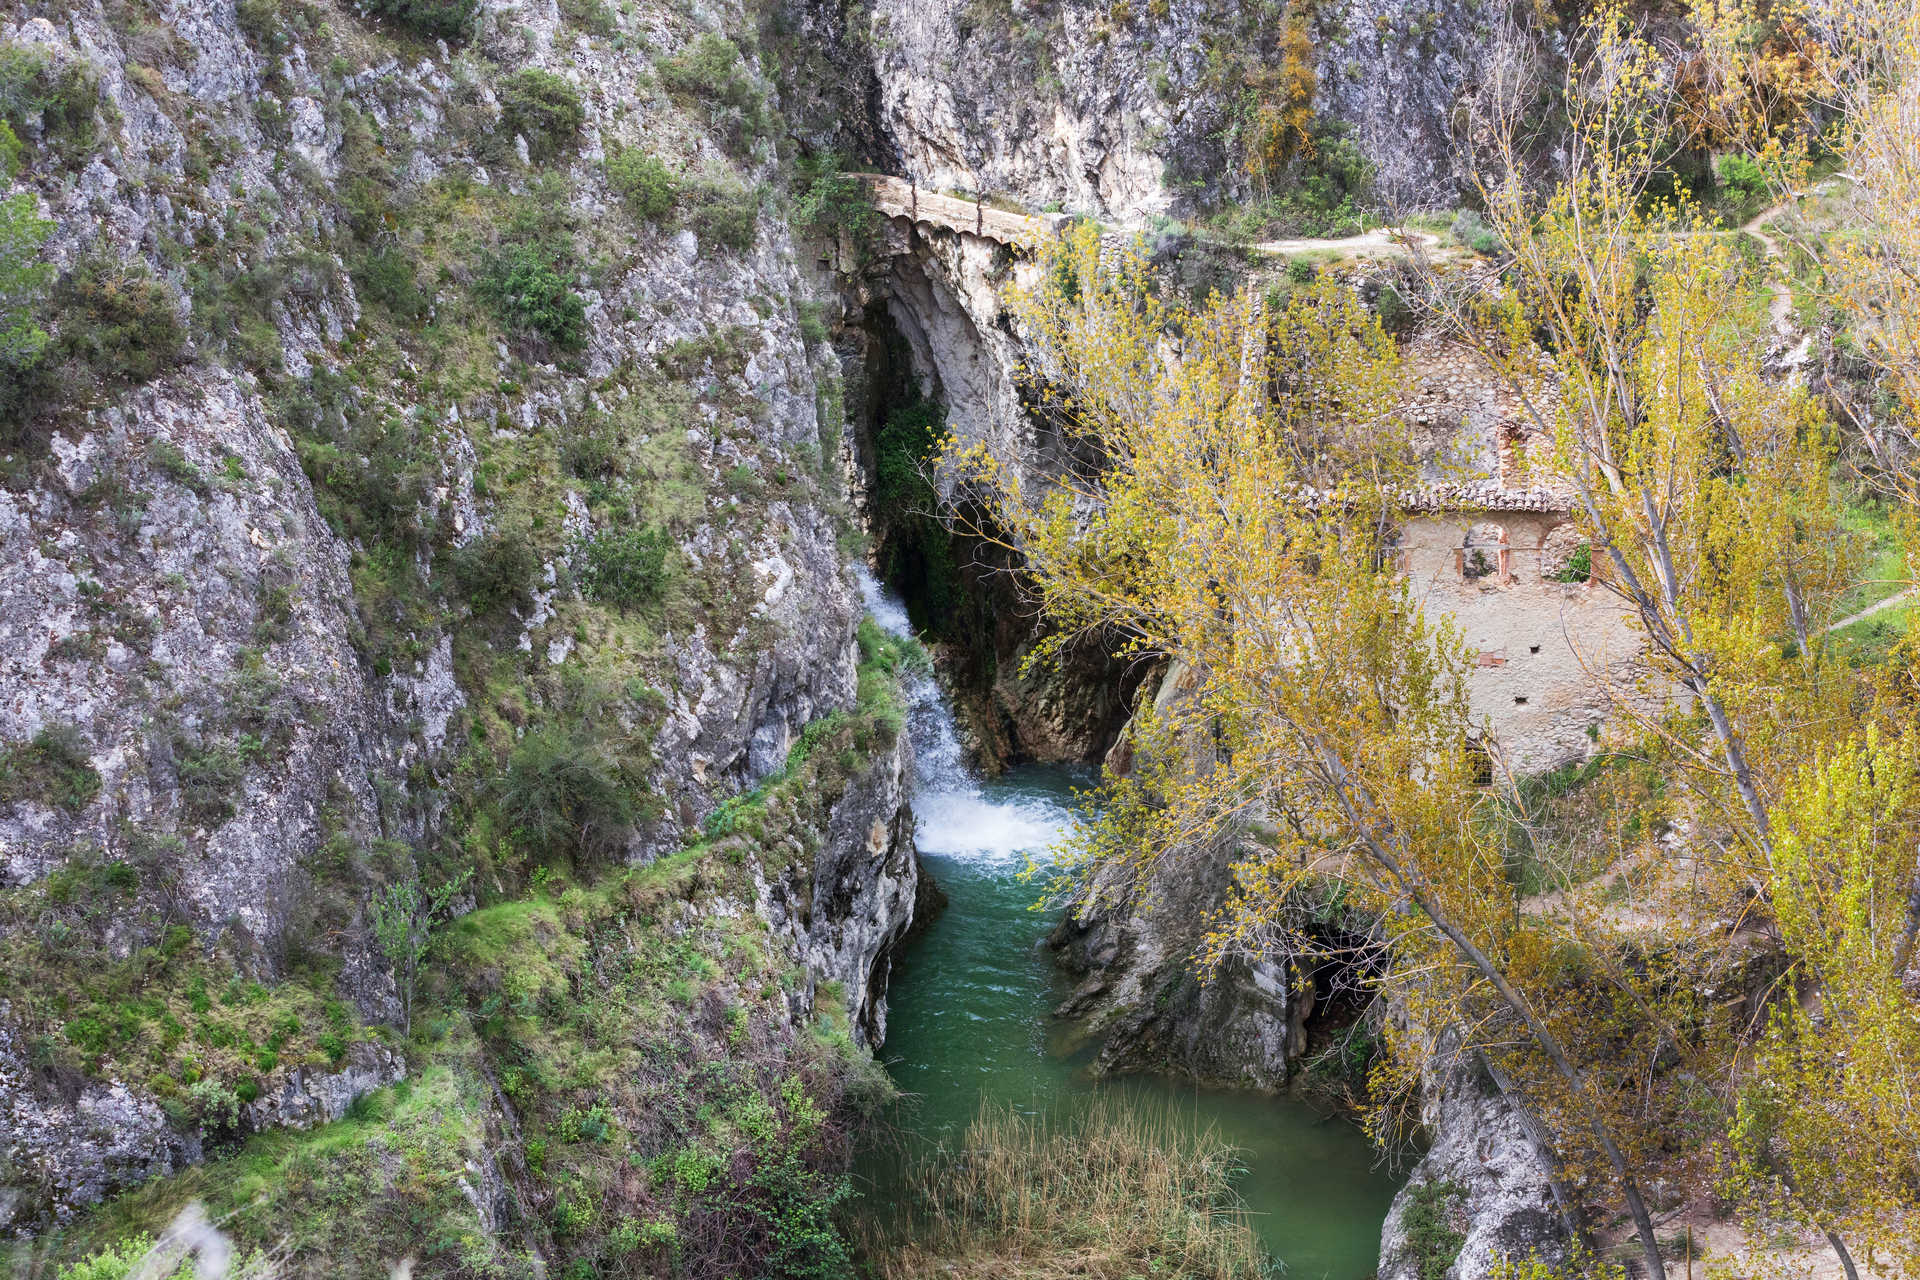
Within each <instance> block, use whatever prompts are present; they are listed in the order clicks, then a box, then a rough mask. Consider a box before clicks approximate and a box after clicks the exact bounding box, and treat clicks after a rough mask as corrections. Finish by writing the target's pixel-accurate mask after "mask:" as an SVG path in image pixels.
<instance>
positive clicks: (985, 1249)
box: [863, 1096, 1272, 1280]
mask: <svg viewBox="0 0 1920 1280" xmlns="http://www.w3.org/2000/svg"><path fill="white" fill-rule="evenodd" d="M906 1163H907V1167H906V1170H905V1172H904V1173H903V1175H902V1176H901V1177H900V1178H899V1179H898V1181H897V1183H896V1184H895V1185H894V1187H893V1189H891V1190H890V1192H889V1197H888V1198H889V1200H890V1203H889V1204H888V1205H886V1206H884V1207H882V1208H881V1209H880V1210H879V1211H878V1213H877V1214H876V1215H875V1216H874V1217H873V1218H872V1219H870V1220H869V1223H868V1226H867V1236H866V1238H865V1239H864V1241H863V1244H864V1246H865V1252H866V1254H867V1256H868V1257H869V1259H870V1260H871V1265H872V1274H873V1276H874V1277H875V1280H918V1278H919V1277H923V1276H936V1275H937V1276H951V1277H955V1278H956V1280H958V1278H961V1277H979V1278H980V1280H987V1278H988V1277H992V1278H993V1280H1054V1278H1055V1277H1067V1276H1083V1277H1088V1278H1089V1280H1129V1278H1130V1277H1135V1276H1146V1275H1154V1276H1177V1277H1182V1278H1183V1280H1261V1278H1262V1277H1265V1276H1267V1275H1269V1274H1271V1269H1272V1264H1271V1262H1270V1261H1269V1260H1268V1259H1267V1258H1266V1256H1265V1255H1264V1253H1263V1251H1262V1250H1261V1248H1260V1245H1259V1243H1258V1241H1257V1240H1256V1239H1255V1237H1254V1233H1253V1228H1252V1225H1251V1221H1250V1219H1249V1218H1248V1215H1247V1211H1246V1209H1245V1207H1244V1206H1243V1205H1242V1204H1241V1203H1240V1201H1239V1199H1238V1196H1237V1195H1236V1193H1235V1190H1234V1182H1235V1176H1236V1174H1237V1172H1238V1168H1239V1165H1238V1160H1237V1157H1236V1155H1235V1152H1234V1150H1233V1148H1232V1147H1231V1146H1230V1145H1228V1144H1227V1142H1226V1141H1225V1140H1224V1139H1223V1138H1222V1137H1221V1135H1219V1134H1218V1133H1215V1132H1213V1131H1212V1130H1210V1129H1205V1128H1198V1127H1195V1126H1194V1125H1193V1124H1192V1123H1190V1122H1187V1121H1184V1120H1182V1119H1181V1118H1180V1117H1178V1116H1176V1115H1174V1114H1172V1113H1171V1112H1170V1111H1168V1110H1164V1109H1162V1110H1155V1109H1152V1108H1148V1107H1142V1106H1140V1105H1139V1104H1134V1103H1130V1102H1128V1101H1127V1100H1125V1099H1123V1098H1115V1097H1111V1096H1109V1097H1097V1098H1095V1099H1093V1100H1092V1101H1090V1102H1089V1103H1087V1104H1086V1105H1085V1106H1084V1107H1081V1108H1079V1109H1077V1110H1074V1111H1067V1112H1062V1111H1053V1112H1049V1113H1046V1114H1040V1115H1034V1114H1027V1113H1023V1112H1021V1111H1019V1110H1016V1109H1015V1108H1013V1107H1010V1106H1001V1105H998V1104H995V1103H984V1104H983V1105H982V1106H981V1109H980V1113H979V1114H978V1116H976V1117H975V1119H974V1121H973V1123H972V1124H970V1125H969V1126H968V1127H967V1130H966V1132H965V1133H964V1134H963V1135H962V1136H961V1137H960V1140H959V1142H958V1143H957V1144H956V1145H955V1146H954V1147H953V1148H951V1149H948V1148H945V1147H942V1148H938V1149H935V1150H932V1151H924V1152H920V1153H917V1154H915V1155H913V1156H910V1157H908V1158H907V1162H906Z"/></svg>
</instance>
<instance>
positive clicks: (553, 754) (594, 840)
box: [499, 725, 635, 855]
mask: <svg viewBox="0 0 1920 1280" xmlns="http://www.w3.org/2000/svg"><path fill="white" fill-rule="evenodd" d="M499 799H500V810H501V814H502V816H503V817H505V818H506V820H507V825H508V828H509V830H510V831H511V832H512V834H513V837H514V839H515V840H516V841H518V842H519V843H520V844H521V845H522V846H524V847H525V848H527V849H528V850H530V851H531V852H534V853H536V854H541V855H549V854H563V853H573V852H589V853H591V852H597V851H599V850H601V849H604V848H606V847H608V846H610V845H611V844H613V843H614V842H616V841H618V840H620V839H622V838H624V837H625V835H626V833H627V832H628V830H630V829H631V827H632V825H633V819H634V813H635V809H634V803H633V789H632V788H631V787H630V786H629V785H628V779H627V778H626V776H625V771H624V770H623V769H622V768H621V766H620V762H619V761H618V760H616V759H615V758H614V757H613V755H612V754H611V753H610V752H609V751H608V750H607V748H606V746H605V744H604V743H602V742H600V741H599V740H598V739H597V738H596V737H594V736H592V734H591V733H589V732H588V731H586V730H584V729H577V730H573V731H569V730H567V729H564V728H561V727H558V726H553V725H549V726H546V727H544V728H540V729H536V730H533V731H531V732H529V733H528V734H527V735H526V736H525V737H524V738H522V739H521V740H520V743H519V745H518V746H516V747H515V748H514V751H513V755H512V756H511V757H510V758H509V759H508V761H507V768H506V772H505V774H504V775H503V776H502V778H501V780H500V784H499Z"/></svg>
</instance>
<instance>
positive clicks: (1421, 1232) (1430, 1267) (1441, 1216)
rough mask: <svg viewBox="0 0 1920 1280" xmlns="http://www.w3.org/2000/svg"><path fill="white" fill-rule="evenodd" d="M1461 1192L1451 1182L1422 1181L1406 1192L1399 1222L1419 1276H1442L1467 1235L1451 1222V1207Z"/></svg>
mask: <svg viewBox="0 0 1920 1280" xmlns="http://www.w3.org/2000/svg"><path fill="white" fill-rule="evenodd" d="M1462 1194H1463V1192H1462V1191H1461V1189H1460V1188H1459V1187H1458V1186H1456V1185H1455V1184H1453V1183H1451V1182H1422V1183H1420V1184H1418V1185H1417V1186H1415V1187H1414V1188H1413V1189H1412V1191H1411V1192H1410V1193H1409V1196H1408V1205H1407V1212H1406V1217H1405V1218H1404V1220H1403V1221H1402V1224H1401V1225H1402V1226H1403V1227H1404V1228H1405V1230H1406V1242H1407V1246H1406V1247H1407V1249H1408V1251H1409V1252H1411V1253H1412V1254H1413V1258H1414V1265H1415V1267H1417V1268H1418V1270H1419V1275H1420V1280H1446V1278H1447V1272H1448V1271H1449V1270H1451V1269H1452V1267H1453V1264H1454V1260H1455V1259H1457V1258H1458V1257H1459V1256H1460V1246H1461V1245H1463V1244H1465V1243H1466V1240H1467V1238H1466V1236H1465V1235H1464V1234H1462V1233H1461V1232H1460V1231H1459V1229H1458V1228H1456V1227H1455V1226H1454V1225H1453V1218H1452V1207H1453V1205H1454V1204H1455V1203H1456V1202H1458V1201H1459V1199H1460V1197H1461V1196H1462Z"/></svg>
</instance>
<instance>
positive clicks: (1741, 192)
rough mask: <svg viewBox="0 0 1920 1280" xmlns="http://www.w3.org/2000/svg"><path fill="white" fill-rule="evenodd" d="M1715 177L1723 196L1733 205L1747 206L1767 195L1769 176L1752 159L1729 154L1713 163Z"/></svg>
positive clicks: (1734, 153)
mask: <svg viewBox="0 0 1920 1280" xmlns="http://www.w3.org/2000/svg"><path fill="white" fill-rule="evenodd" d="M1713 173H1714V177H1715V178H1717V179H1718V180H1719V183H1720V191H1721V194H1722V195H1723V196H1724V197H1725V198H1726V199H1728V200H1729V201H1730V202H1732V203H1736V204H1745V203H1748V202H1751V201H1753V200H1756V199H1758V198H1759V197H1761V196H1764V195H1765V194H1766V193H1767V175H1766V174H1765V173H1763V172H1762V171H1761V169H1760V166H1759V165H1757V164H1755V163H1754V162H1753V161H1752V160H1751V159H1749V158H1748V157H1746V156H1743V155H1741V154H1739V153H1738V152H1729V153H1727V154H1726V155H1723V156H1721V157H1720V158H1719V159H1717V160H1715V161H1714V162H1713Z"/></svg>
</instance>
